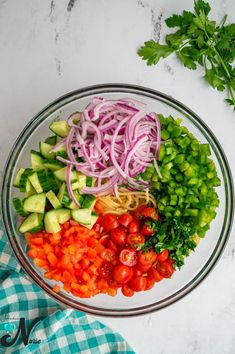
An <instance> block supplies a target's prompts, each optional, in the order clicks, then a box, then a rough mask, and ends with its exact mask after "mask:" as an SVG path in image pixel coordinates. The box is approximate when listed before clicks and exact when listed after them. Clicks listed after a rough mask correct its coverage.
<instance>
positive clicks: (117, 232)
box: [111, 226, 126, 246]
mask: <svg viewBox="0 0 235 354" xmlns="http://www.w3.org/2000/svg"><path fill="white" fill-rule="evenodd" d="M111 238H112V240H113V242H115V243H116V244H117V245H119V246H123V245H125V243H126V231H125V229H124V227H123V226H118V227H117V228H116V229H113V230H112V231H111Z"/></svg>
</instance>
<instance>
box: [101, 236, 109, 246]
mask: <svg viewBox="0 0 235 354" xmlns="http://www.w3.org/2000/svg"><path fill="white" fill-rule="evenodd" d="M109 239H110V236H109V235H103V236H101V238H100V239H99V242H100V243H101V245H103V246H106V245H107V243H108V241H109Z"/></svg>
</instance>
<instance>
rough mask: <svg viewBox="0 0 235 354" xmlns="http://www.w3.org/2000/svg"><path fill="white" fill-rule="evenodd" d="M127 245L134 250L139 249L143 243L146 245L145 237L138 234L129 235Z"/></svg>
mask: <svg viewBox="0 0 235 354" xmlns="http://www.w3.org/2000/svg"><path fill="white" fill-rule="evenodd" d="M127 243H128V244H129V245H130V246H131V247H132V248H137V247H138V245H142V244H143V243H145V237H144V236H143V235H141V234H138V233H133V234H129V235H128V236H127Z"/></svg>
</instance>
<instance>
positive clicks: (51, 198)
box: [46, 191, 61, 209]
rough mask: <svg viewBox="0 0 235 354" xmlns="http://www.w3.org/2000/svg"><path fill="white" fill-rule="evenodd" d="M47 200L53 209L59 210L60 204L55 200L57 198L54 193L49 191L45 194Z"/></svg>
mask: <svg viewBox="0 0 235 354" xmlns="http://www.w3.org/2000/svg"><path fill="white" fill-rule="evenodd" d="M46 196H47V199H48V200H49V202H50V203H51V205H52V206H53V208H54V209H59V208H61V204H60V201H59V199H58V198H57V196H56V195H55V193H54V192H53V191H49V192H47V194H46Z"/></svg>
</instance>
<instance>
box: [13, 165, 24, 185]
mask: <svg viewBox="0 0 235 354" xmlns="http://www.w3.org/2000/svg"><path fill="white" fill-rule="evenodd" d="M24 171H25V168H20V169H19V171H18V172H17V174H16V176H15V179H14V182H13V186H14V187H19V186H20V178H21V176H22V174H23V173H24Z"/></svg>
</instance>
